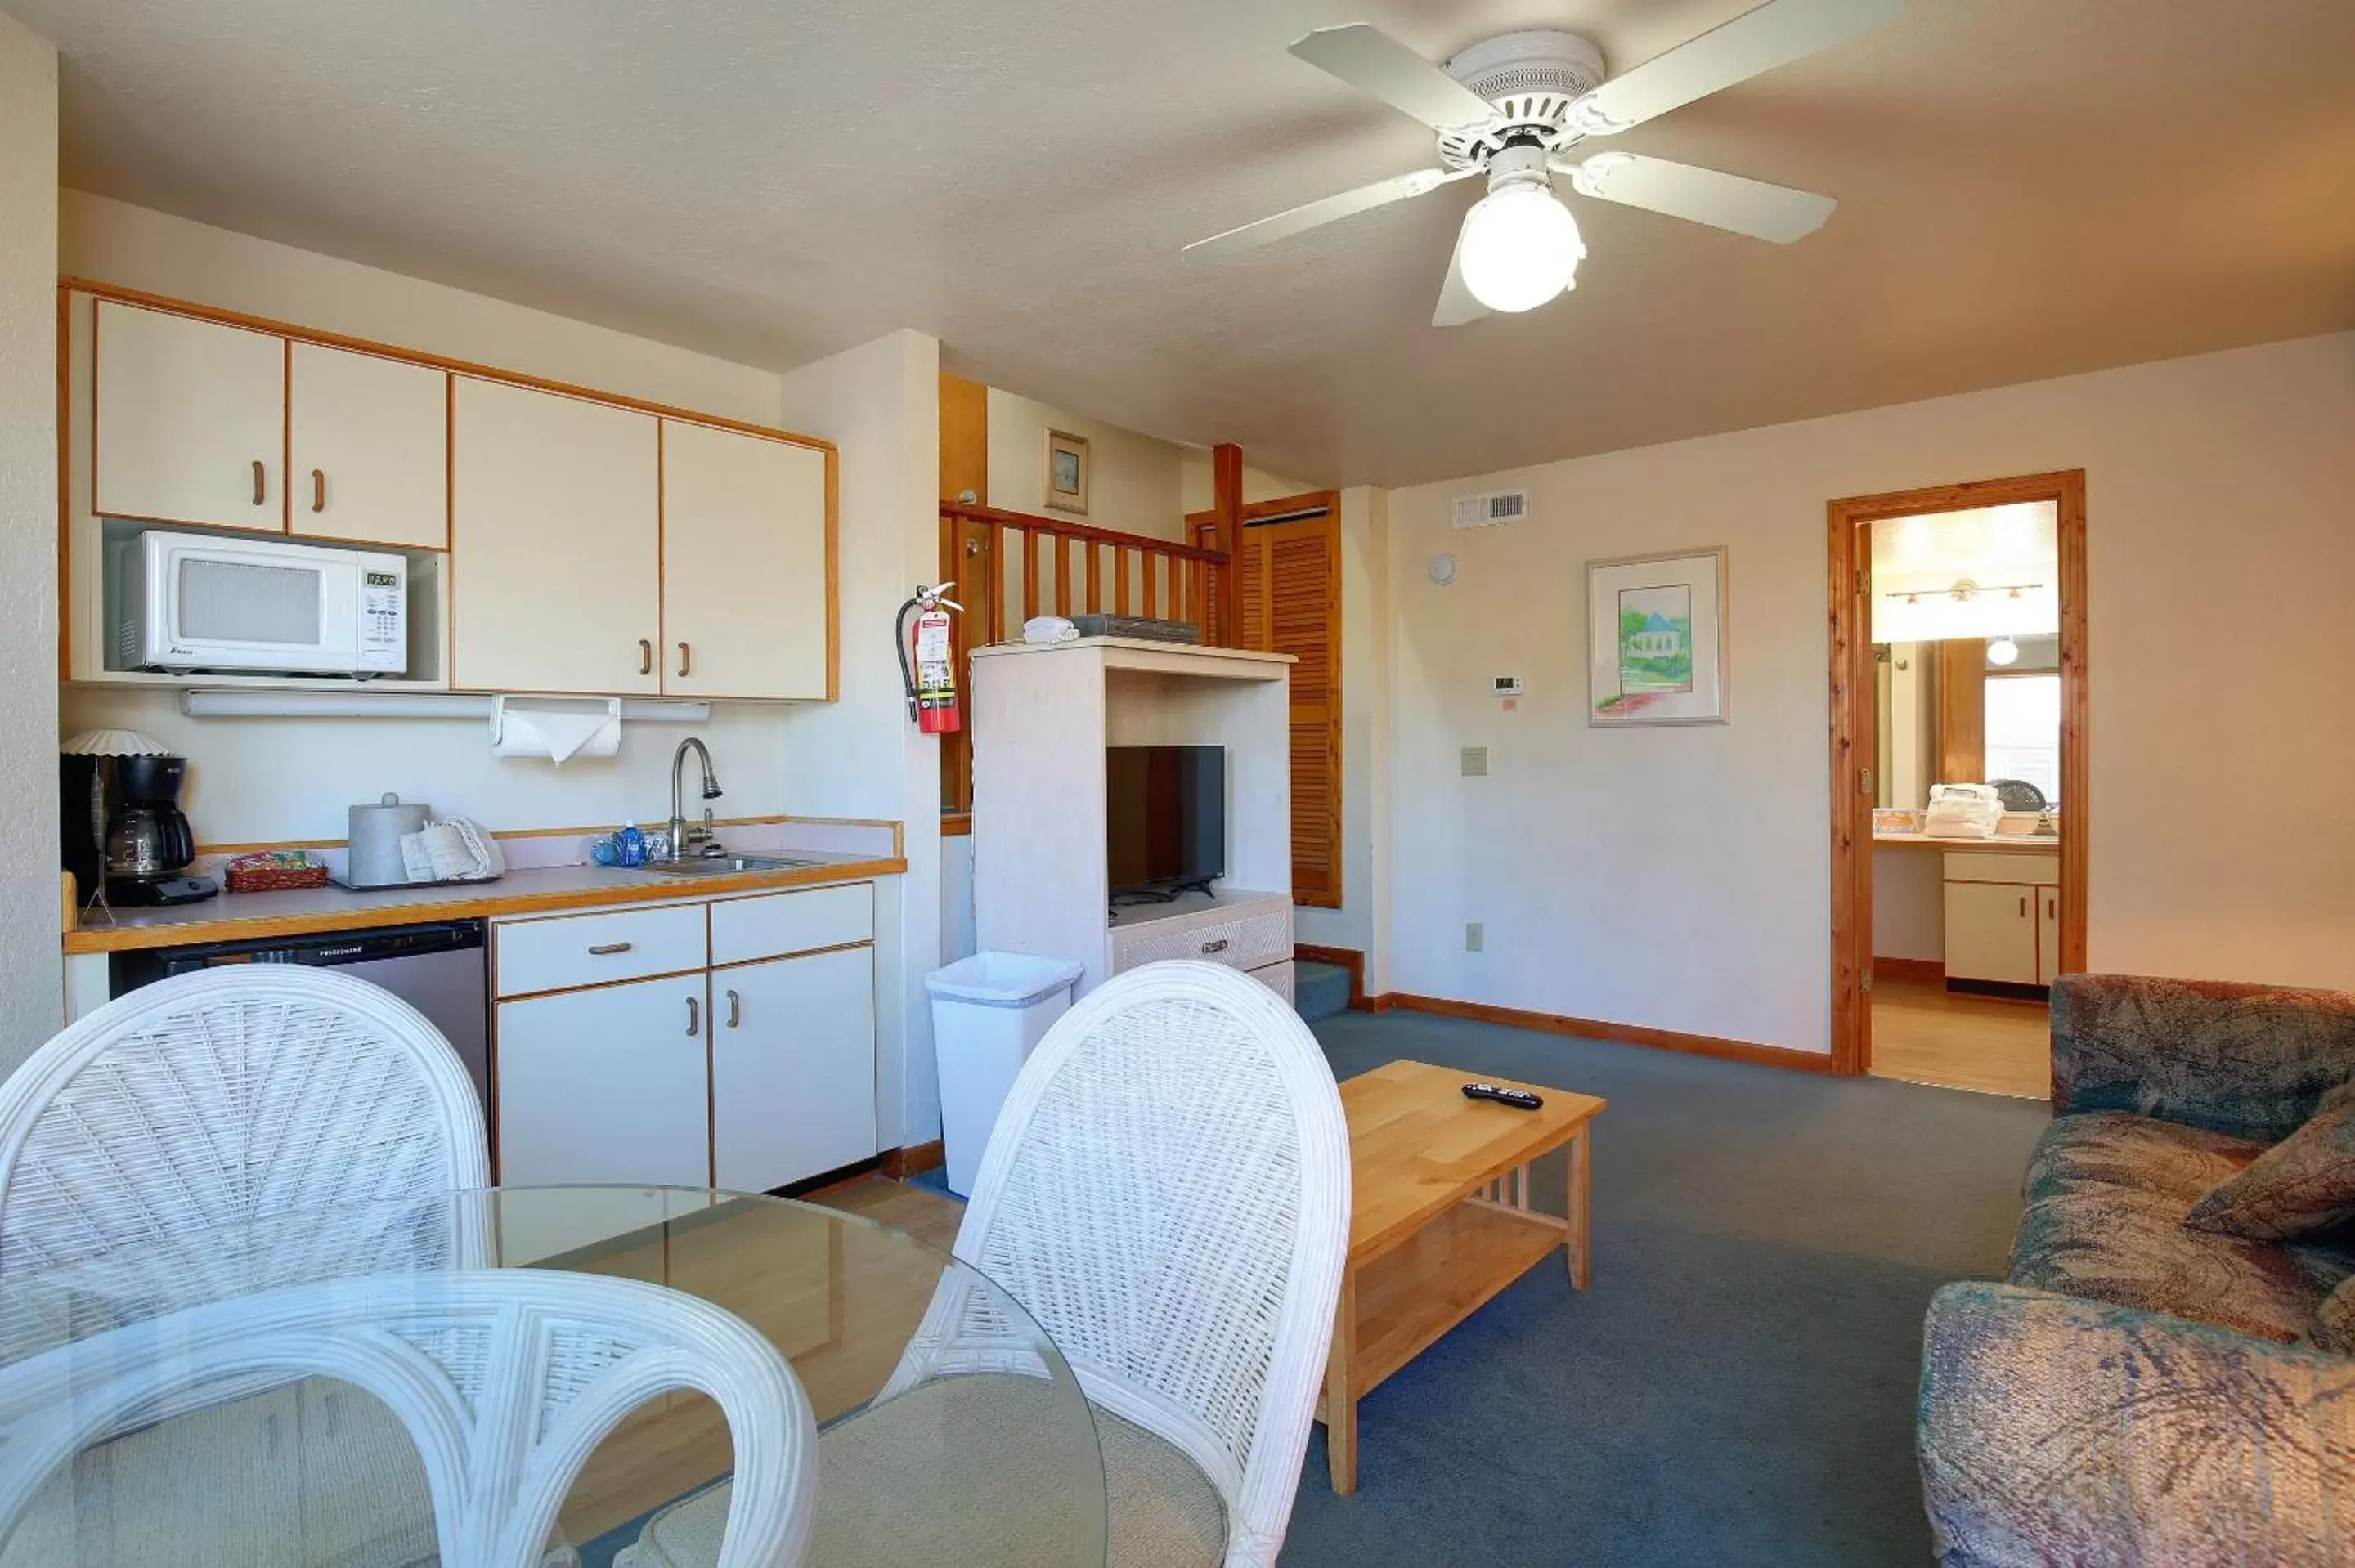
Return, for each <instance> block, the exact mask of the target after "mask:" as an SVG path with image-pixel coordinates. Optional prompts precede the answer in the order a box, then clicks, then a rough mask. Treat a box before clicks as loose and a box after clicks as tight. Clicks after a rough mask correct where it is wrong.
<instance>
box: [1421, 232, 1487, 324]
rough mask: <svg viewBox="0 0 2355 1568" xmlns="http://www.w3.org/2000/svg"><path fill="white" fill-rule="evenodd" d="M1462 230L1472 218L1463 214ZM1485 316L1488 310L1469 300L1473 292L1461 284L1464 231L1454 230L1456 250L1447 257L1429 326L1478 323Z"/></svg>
mask: <svg viewBox="0 0 2355 1568" xmlns="http://www.w3.org/2000/svg"><path fill="white" fill-rule="evenodd" d="M1470 220H1471V215H1470V214H1469V213H1466V214H1465V227H1466V228H1468V227H1470ZM1487 313H1488V307H1487V306H1486V305H1484V304H1482V303H1481V302H1479V301H1477V300H1476V299H1474V298H1473V297H1472V290H1471V288H1470V286H1469V285H1468V284H1466V283H1465V281H1464V230H1463V229H1462V228H1459V229H1457V230H1456V231H1455V250H1454V251H1452V252H1450V253H1449V255H1448V258H1447V281H1445V282H1444V283H1442V284H1441V285H1440V286H1439V308H1438V309H1437V310H1435V311H1433V312H1432V313H1431V324H1432V325H1433V326H1435V327H1440V326H1462V325H1463V324H1464V323H1465V322H1471V321H1478V320H1479V319H1480V318H1481V317H1482V316H1485V315H1487Z"/></svg>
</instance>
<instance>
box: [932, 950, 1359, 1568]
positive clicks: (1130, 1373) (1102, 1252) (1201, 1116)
mask: <svg viewBox="0 0 2355 1568" xmlns="http://www.w3.org/2000/svg"><path fill="white" fill-rule="evenodd" d="M1348 1245H1349V1148H1348V1126H1347V1123H1346V1122H1345V1121H1344V1119H1343V1117H1342V1112H1341V1098H1340V1093H1339V1091H1338V1090H1337V1088H1336V1087H1335V1086H1334V1082H1333V1073H1332V1069H1331V1068H1330V1067H1328V1066H1327V1065H1326V1061H1325V1055H1324V1053H1323V1051H1322V1050H1321V1049H1320V1048H1319V1047H1318V1045H1317V1044H1316V1037H1315V1036H1313V1035H1311V1034H1310V1033H1308V1030H1307V1027H1306V1025H1305V1024H1303V1023H1302V1022H1301V1021H1300V1017H1299V1015H1298V1014H1297V1013H1295V1012H1293V1011H1292V1009H1291V1008H1289V1007H1287V1006H1285V1005H1284V1002H1283V1001H1281V1000H1280V999H1278V998H1277V997H1276V996H1275V994H1274V993H1273V992H1272V991H1269V990H1267V988H1265V987H1264V986H1263V985H1261V984H1260V983H1259V982H1258V981H1256V980H1251V979H1249V978H1248V977H1246V976H1244V975H1242V974H1241V973H1239V972H1237V971H1236V970H1233V969H1223V968H1220V967H1219V966H1217V965H1213V964H1203V963H1190V962H1181V963H1160V964H1150V965H1147V966H1146V967H1145V968H1143V969H1134V970H1131V971H1130V972H1129V973H1127V974H1124V975H1122V976H1119V977H1118V978H1116V979H1114V980H1112V981H1111V982H1110V983H1108V984H1106V985H1104V986H1103V987H1102V988H1101V989H1099V990H1097V991H1094V992H1093V993H1092V994H1091V995H1089V996H1088V997H1087V998H1085V999H1084V1000H1083V1001H1081V1002H1080V1003H1079V1005H1078V1006H1076V1007H1074V1008H1072V1009H1071V1012H1068V1013H1066V1014H1064V1015H1063V1017H1062V1018H1061V1019H1060V1020H1058V1021H1057V1022H1056V1023H1055V1025H1054V1027H1053V1028H1052V1029H1050V1031H1049V1032H1048V1033H1047V1037H1046V1038H1045V1039H1044V1040H1042V1041H1041V1042H1039V1047H1038V1049H1037V1050H1036V1051H1035V1052H1034V1053H1033V1054H1031V1057H1030V1059H1029V1061H1028V1063H1027V1064H1026V1065H1024V1067H1023V1069H1022V1072H1021V1074H1020V1075H1019V1076H1018V1077H1017V1078H1016V1079H1015V1083H1014V1088H1013V1091H1012V1093H1011V1094H1010V1095H1009V1096H1008V1097H1007V1103H1006V1107H1005V1109H1004V1110H1003V1111H1001V1112H1000V1113H999V1115H998V1119H997V1127H996V1130H995V1131H994V1132H993V1133H992V1134H991V1137H990V1140H989V1149H988V1151H987V1153H986V1154H985V1155H984V1156H983V1157H982V1162H981V1170H980V1171H979V1173H978V1175H977V1176H976V1177H975V1181H974V1190H973V1198H972V1202H970V1204H969V1205H968V1206H967V1208H966V1210H965V1217H964V1226H963V1228H962V1229H960V1230H959V1232H958V1233H957V1240H956V1249H955V1250H956V1255H957V1256H958V1257H960V1258H962V1259H964V1261H965V1262H967V1263H969V1264H971V1265H972V1266H974V1267H975V1268H976V1269H978V1270H979V1271H980V1272H981V1273H982V1274H984V1275H985V1276H986V1277H988V1278H989V1279H991V1280H992V1281H994V1282H996V1284H997V1285H999V1286H1001V1287H1004V1288H1005V1290H1006V1292H1007V1294H1008V1295H1010V1296H1012V1297H1013V1298H1015V1300H1017V1301H1018V1302H1019V1303H1020V1304H1021V1305H1022V1307H1023V1308H1025V1309H1026V1310H1028V1312H1029V1313H1030V1315H1031V1316H1032V1317H1033V1318H1035V1319H1038V1321H1039V1324H1040V1326H1041V1327H1043V1328H1044V1329H1045V1330H1047V1332H1048V1333H1049V1334H1050V1336H1051V1337H1052V1338H1053V1340H1054V1341H1055V1345H1056V1347H1057V1349H1059V1350H1060V1351H1062V1353H1063V1355H1064V1357H1065V1358H1066V1360H1067V1361H1069V1362H1070V1364H1071V1369H1072V1371H1073V1372H1075V1373H1076V1374H1077V1375H1078V1377H1079V1380H1080V1383H1081V1386H1082V1388H1083V1389H1085V1391H1086V1392H1087V1395H1088V1398H1089V1399H1090V1401H1091V1402H1092V1404H1095V1405H1096V1406H1097V1407H1098V1409H1099V1411H1100V1412H1102V1413H1108V1414H1110V1415H1112V1416H1114V1417H1116V1418H1118V1422H1116V1423H1103V1424H1101V1425H1102V1426H1103V1435H1104V1439H1105V1449H1106V1458H1107V1465H1108V1467H1109V1466H1112V1465H1114V1464H1116V1463H1120V1462H1122V1454H1123V1451H1124V1450H1126V1451H1127V1452H1128V1453H1129V1454H1131V1455H1134V1454H1135V1442H1134V1439H1133V1438H1132V1437H1131V1436H1128V1435H1127V1434H1126V1433H1125V1432H1124V1428H1123V1426H1122V1425H1120V1424H1121V1423H1125V1424H1127V1425H1128V1426H1129V1427H1141V1428H1143V1430H1144V1432H1145V1433H1146V1434H1149V1435H1150V1436H1152V1437H1155V1438H1158V1439H1160V1440H1161V1441H1162V1442H1163V1443H1166V1444H1167V1445H1169V1446H1171V1447H1174V1448H1175V1449H1177V1452H1178V1453H1179V1454H1181V1455H1182V1456H1183V1457H1184V1458H1185V1459H1186V1460H1187V1461H1188V1462H1190V1464H1191V1465H1192V1466H1193V1467H1195V1468H1196V1469H1198V1470H1199V1471H1200V1472H1201V1475H1202V1476H1203V1477H1204V1478H1207V1479H1208V1480H1209V1484H1210V1486H1211V1487H1212V1488H1213V1489H1215V1490H1216V1492H1217V1494H1218V1498H1219V1499H1220V1502H1221V1503H1222V1504H1223V1505H1224V1510H1225V1526H1226V1543H1225V1554H1224V1561H1225V1563H1226V1564H1227V1568H1247V1565H1248V1568H1265V1565H1268V1564H1273V1563H1274V1561H1275V1556H1276V1552H1277V1549H1278V1548H1279V1547H1281V1546H1282V1545H1283V1543H1284V1527H1285V1525H1286V1523H1287V1521H1288V1520H1289V1519H1290V1516H1291V1512H1292V1501H1293V1496H1294V1493H1295V1490H1296V1489H1298V1486H1299V1482H1300V1467H1301V1461H1302V1458H1303V1457H1304V1454H1305V1450H1306V1447H1307V1444H1308V1427H1309V1424H1310V1422H1311V1420H1312V1419H1313V1417H1314V1413H1315V1410H1316V1396H1317V1391H1318V1388H1319V1386H1320V1384H1321V1383H1322V1382H1323V1379H1324V1372H1325V1352H1326V1350H1327V1346H1328V1345H1329V1344H1330V1342H1331V1338H1332V1332H1333V1310H1334V1304H1335V1301H1336V1299H1337V1297H1338V1296H1339V1294H1340V1282H1341V1271H1342V1266H1343V1264H1344V1262H1345V1261H1346V1259H1347V1256H1348ZM994 1316H995V1315H994V1314H993V1313H991V1312H990V1310H989V1309H988V1307H987V1304H986V1298H984V1297H982V1296H981V1295H980V1294H979V1293H977V1292H975V1291H974V1290H973V1289H972V1288H971V1287H969V1286H967V1285H964V1284H963V1283H961V1282H959V1281H956V1280H954V1279H952V1280H950V1281H947V1282H944V1284H943V1289H942V1293H941V1294H940V1296H938V1297H937V1298H935V1299H934V1301H933V1304H932V1309H931V1311H930V1312H929V1313H928V1314H927V1315H926V1318H925V1319H924V1322H923V1324H922V1326H921V1327H920V1328H919V1329H918V1330H917V1335H916V1338H915V1340H913V1341H911V1344H910V1346H909V1350H908V1351H907V1354H906V1356H905V1357H904V1358H903V1360H902V1361H901V1362H900V1368H899V1370H898V1371H897V1372H895V1374H894V1376H893V1380H892V1383H891V1385H890V1388H888V1389H887V1390H886V1397H889V1396H890V1394H892V1393H900V1392H902V1391H904V1390H906V1389H909V1388H911V1387H913V1386H914V1385H915V1384H917V1383H922V1382H924V1381H926V1380H928V1379H931V1378H935V1377H943V1376H950V1375H955V1374H958V1373H966V1372H1020V1371H1023V1370H1026V1368H1025V1362H1026V1361H1028V1359H1029V1358H1028V1351H1025V1350H1023V1349H1022V1348H1021V1347H1020V1346H1019V1344H1018V1343H1010V1342H1008V1341H1007V1340H1006V1338H1005V1337H1004V1336H1003V1334H1002V1333H1001V1331H1000V1327H999V1325H998V1324H997V1323H996V1322H995V1321H994V1320H993V1318H994ZM1153 1462H1154V1461H1153V1460H1152V1459H1151V1458H1150V1457H1147V1458H1146V1463H1147V1464H1148V1465H1149V1464H1151V1463H1153ZM1122 1491H1123V1488H1122V1487H1121V1486H1120V1485H1119V1484H1117V1482H1116V1483H1115V1485H1114V1516H1113V1533H1114V1540H1113V1542H1112V1547H1113V1558H1114V1562H1115V1563H1118V1562H1121V1561H1123V1560H1124V1558H1125V1559H1127V1560H1130V1561H1146V1560H1150V1559H1149V1558H1148V1557H1147V1556H1146V1548H1145V1546H1144V1545H1143V1543H1139V1542H1131V1543H1129V1544H1128V1546H1127V1547H1126V1548H1125V1549H1124V1543H1123V1541H1122V1539H1121V1533H1122V1518H1121V1503H1122V1497H1121V1494H1122Z"/></svg>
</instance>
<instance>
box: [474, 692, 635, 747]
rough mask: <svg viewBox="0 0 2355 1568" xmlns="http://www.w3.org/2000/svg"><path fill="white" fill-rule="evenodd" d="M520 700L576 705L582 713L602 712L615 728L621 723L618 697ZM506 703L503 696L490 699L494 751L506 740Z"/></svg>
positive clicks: (532, 698) (528, 697)
mask: <svg viewBox="0 0 2355 1568" xmlns="http://www.w3.org/2000/svg"><path fill="white" fill-rule="evenodd" d="M521 700H522V701H524V702H527V703H533V704H547V703H560V704H564V705H567V706H574V705H577V706H578V707H579V709H580V710H581V712H583V713H588V712H592V711H595V712H602V713H603V714H604V715H605V719H606V722H607V723H609V724H612V725H613V726H615V727H616V728H618V727H620V726H621V722H622V699H621V698H619V697H533V696H526V697H524V698H522V699H521ZM508 701H509V699H508V698H507V697H506V696H505V695H496V696H493V697H492V698H491V746H492V747H493V748H494V749H496V748H497V747H498V745H499V743H500V742H501V741H502V740H504V739H506V726H507V703H508Z"/></svg>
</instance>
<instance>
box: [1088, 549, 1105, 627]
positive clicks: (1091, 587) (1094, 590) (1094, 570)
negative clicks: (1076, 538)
mask: <svg viewBox="0 0 2355 1568" xmlns="http://www.w3.org/2000/svg"><path fill="white" fill-rule="evenodd" d="M1087 613H1088V614H1090V615H1102V614H1103V546H1099V545H1098V544H1097V543H1096V542H1095V541H1094V540H1093V539H1091V540H1089V541H1088V608H1087Z"/></svg>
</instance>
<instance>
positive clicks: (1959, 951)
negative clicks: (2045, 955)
mask: <svg viewBox="0 0 2355 1568" xmlns="http://www.w3.org/2000/svg"><path fill="white" fill-rule="evenodd" d="M1945 891H1946V900H1945V901H1946V978H1947V979H1948V980H2009V981H2010V982H2012V983H2014V984H2018V985H2034V984H2036V983H2037V980H2038V978H2039V973H2038V965H2037V952H2036V927H2037V918H2038V909H2037V906H2038V902H2039V900H2040V899H2041V897H2042V896H2043V895H2044V894H2045V893H2046V892H2047V891H2048V889H2045V888H2042V887H2037V886H2032V885H2029V884H2026V883H2009V882H1949V883H1947V884H1946V885H1945Z"/></svg>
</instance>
